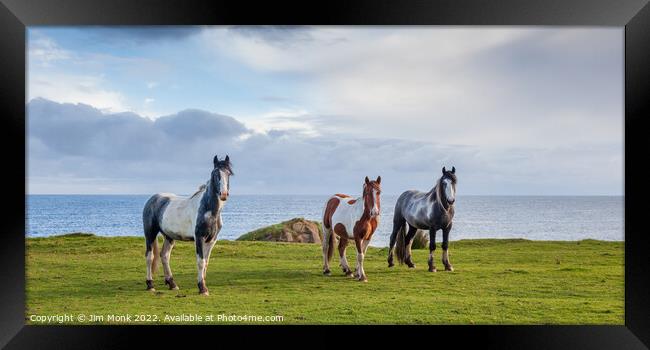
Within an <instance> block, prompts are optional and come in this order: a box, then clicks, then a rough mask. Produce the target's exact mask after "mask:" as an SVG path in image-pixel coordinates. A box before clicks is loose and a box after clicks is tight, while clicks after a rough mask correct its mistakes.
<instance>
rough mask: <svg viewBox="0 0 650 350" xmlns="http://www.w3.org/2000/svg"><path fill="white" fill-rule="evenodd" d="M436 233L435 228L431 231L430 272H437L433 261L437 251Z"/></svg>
mask: <svg viewBox="0 0 650 350" xmlns="http://www.w3.org/2000/svg"><path fill="white" fill-rule="evenodd" d="M436 231H437V229H436V228H435V227H432V228H430V229H429V261H428V263H429V272H436V271H437V270H436V265H435V262H434V260H433V253H435V251H436Z"/></svg>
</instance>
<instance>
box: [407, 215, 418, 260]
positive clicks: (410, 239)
mask: <svg viewBox="0 0 650 350" xmlns="http://www.w3.org/2000/svg"><path fill="white" fill-rule="evenodd" d="M417 232H418V229H417V228H415V227H413V226H410V225H409V232H408V233H407V234H406V238H404V245H405V246H406V258H405V259H404V262H405V263H406V265H408V267H409V268H415V264H414V263H413V260H412V259H411V243H413V237H415V234H416V233H417Z"/></svg>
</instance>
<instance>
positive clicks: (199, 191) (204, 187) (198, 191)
mask: <svg viewBox="0 0 650 350" xmlns="http://www.w3.org/2000/svg"><path fill="white" fill-rule="evenodd" d="M206 187H208V186H207V185H206V184H203V185H201V186H199V189H198V190H196V192H194V194H193V195H191V196H190V198H194V197H196V195H198V194H199V193H201V192H203V191H204V190H205V189H206Z"/></svg>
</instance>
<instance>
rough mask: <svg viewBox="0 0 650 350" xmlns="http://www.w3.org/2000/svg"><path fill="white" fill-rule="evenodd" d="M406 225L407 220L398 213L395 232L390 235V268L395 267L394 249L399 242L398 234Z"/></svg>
mask: <svg viewBox="0 0 650 350" xmlns="http://www.w3.org/2000/svg"><path fill="white" fill-rule="evenodd" d="M405 224H406V220H404V218H403V217H402V216H401V215H399V214H398V213H397V212H396V213H395V216H394V217H393V232H392V233H391V234H390V245H389V246H388V267H393V266H395V264H394V263H393V248H394V247H395V241H396V240H397V234H398V233H399V231H400V230H401V229H402V226H404V225H405Z"/></svg>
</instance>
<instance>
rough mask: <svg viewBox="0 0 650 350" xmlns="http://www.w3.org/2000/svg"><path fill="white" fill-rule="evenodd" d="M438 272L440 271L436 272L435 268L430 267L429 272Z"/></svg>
mask: <svg viewBox="0 0 650 350" xmlns="http://www.w3.org/2000/svg"><path fill="white" fill-rule="evenodd" d="M437 271H438V270H436V268H435V267H430V268H429V272H437Z"/></svg>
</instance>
